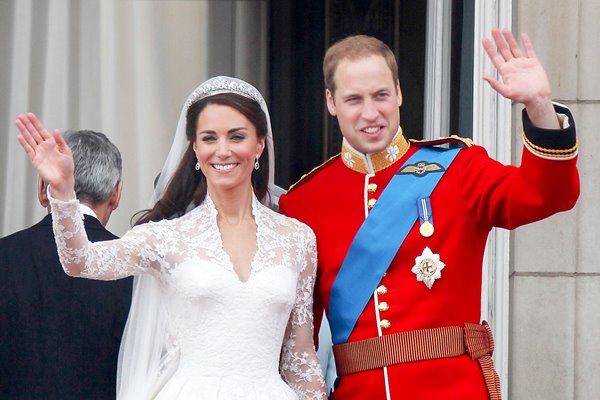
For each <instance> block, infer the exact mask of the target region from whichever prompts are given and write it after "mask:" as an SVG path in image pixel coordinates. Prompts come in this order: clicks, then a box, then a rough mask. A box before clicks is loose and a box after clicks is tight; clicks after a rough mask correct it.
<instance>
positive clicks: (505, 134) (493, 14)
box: [473, 0, 513, 399]
mask: <svg viewBox="0 0 600 400" xmlns="http://www.w3.org/2000/svg"><path fill="white" fill-rule="evenodd" d="M511 22H512V3H511V1H510V0H498V1H475V32H474V38H475V45H474V74H473V81H474V82H473V141H474V142H475V143H477V144H479V145H482V146H484V147H485V148H486V149H487V151H488V152H489V154H490V156H491V157H492V158H494V159H496V160H498V161H500V162H502V163H504V164H509V163H510V162H511V147H512V140H513V138H512V131H511V129H512V128H511V104H510V102H509V101H508V100H506V99H505V98H503V97H502V96H500V95H499V94H498V93H497V92H496V91H494V90H493V89H492V88H491V87H489V85H488V84H487V83H486V82H485V81H483V80H482V79H481V77H482V76H483V74H484V73H494V72H495V69H494V67H493V65H492V64H491V62H490V61H489V59H488V57H487V54H485V51H484V49H483V47H482V45H481V39H482V38H483V37H484V36H487V37H490V33H491V30H492V28H493V27H500V28H504V27H507V28H511V25H512V24H511ZM509 244H510V243H509V232H508V231H506V230H503V229H494V230H493V231H492V232H491V234H490V237H489V239H488V243H487V247H486V252H485V256H484V263H483V264H484V270H483V283H482V292H481V318H482V319H485V320H487V321H488V322H489V323H490V325H491V327H492V329H493V331H494V338H495V342H496V349H495V351H494V364H495V366H496V369H497V371H498V374H499V375H500V382H501V386H502V394H503V397H504V399H507V398H508V332H509V330H508V322H509V319H508V306H509V280H508V278H509V259H510V247H509Z"/></svg>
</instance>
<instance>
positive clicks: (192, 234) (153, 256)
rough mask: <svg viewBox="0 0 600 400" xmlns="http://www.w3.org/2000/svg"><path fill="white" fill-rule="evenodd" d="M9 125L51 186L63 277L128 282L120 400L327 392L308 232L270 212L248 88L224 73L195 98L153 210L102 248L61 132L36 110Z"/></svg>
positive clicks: (269, 182) (262, 125) (269, 173)
mask: <svg viewBox="0 0 600 400" xmlns="http://www.w3.org/2000/svg"><path fill="white" fill-rule="evenodd" d="M16 124H17V127H18V129H19V131H20V132H21V134H20V135H19V136H18V140H19V142H20V143H21V145H22V146H23V148H24V150H25V152H26V153H27V155H28V156H29V158H30V159H31V162H32V164H33V166H34V167H35V168H36V169H37V171H38V173H39V174H40V176H42V178H43V179H44V181H46V182H47V183H48V184H49V186H50V189H49V194H50V198H51V204H52V212H53V226H54V232H55V236H56V243H57V246H58V251H59V255H60V259H61V263H62V265H63V269H64V270H65V272H66V273H67V274H69V275H71V276H80V277H84V278H91V279H103V280H112V279H120V278H123V277H126V276H130V275H134V276H135V288H134V294H133V302H132V307H131V311H130V314H129V319H128V322H127V327H126V330H125V334H124V337H123V341H122V343H121V352H120V354H119V373H118V374H119V375H118V383H117V386H118V387H117V391H118V395H117V397H118V398H119V399H150V398H157V399H192V398H193V399H223V400H225V399H325V398H326V394H325V388H324V382H323V378H322V375H321V368H320V365H319V362H318V359H317V356H316V353H315V350H314V344H313V321H312V318H313V316H312V297H313V296H312V294H313V286H314V282H315V271H316V245H315V237H314V234H313V232H312V231H311V230H310V229H309V228H308V227H307V226H305V225H304V224H302V223H300V222H298V221H296V220H294V219H291V218H288V217H284V216H282V215H280V214H277V213H276V212H274V211H272V210H271V209H270V208H268V207H267V206H266V205H265V204H268V203H269V201H270V196H271V194H272V191H273V189H274V185H273V164H274V155H273V143H272V140H273V139H272V133H271V126H270V121H269V114H268V110H267V107H266V104H265V101H264V99H263V97H262V96H261V94H260V93H259V92H258V91H257V90H256V89H255V88H254V87H252V86H251V85H249V84H248V83H246V82H244V81H241V80H239V79H235V78H229V77H222V76H221V77H216V78H212V79H209V80H208V81H206V82H204V83H203V84H201V85H200V86H198V87H197V88H196V89H195V90H194V91H193V93H192V94H191V95H190V96H189V97H188V99H187V100H186V102H185V104H184V106H183V110H182V112H181V117H180V120H179V124H178V126H177V131H176V134H175V138H174V141H173V145H172V147H171V151H170V152H169V155H168V157H167V161H166V163H165V166H164V168H163V170H162V172H161V175H160V178H159V180H158V182H157V185H156V188H155V193H154V196H155V197H154V199H155V205H154V207H153V208H152V209H150V210H148V211H147V212H145V213H144V214H143V215H142V217H141V218H140V220H139V221H138V223H137V224H136V225H137V226H135V227H134V228H133V229H132V230H130V231H129V232H128V233H126V234H125V235H124V236H123V237H122V238H121V239H117V240H113V241H110V242H102V243H91V242H89V241H88V240H87V237H86V233H85V230H84V229H83V223H82V221H81V218H80V214H79V208H78V206H77V200H76V199H75V195H74V191H73V168H74V167H73V160H72V156H71V152H70V149H69V148H68V146H67V145H66V144H65V142H64V140H63V138H62V136H61V134H60V132H58V131H55V132H54V133H53V134H51V133H50V132H48V131H47V130H46V129H45V127H44V126H43V124H42V123H41V122H40V121H39V120H38V119H37V118H36V116H35V115H33V114H31V113H29V114H27V115H20V116H19V117H18V119H17V121H16ZM65 367H68V366H65Z"/></svg>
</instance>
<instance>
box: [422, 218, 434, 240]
mask: <svg viewBox="0 0 600 400" xmlns="http://www.w3.org/2000/svg"><path fill="white" fill-rule="evenodd" d="M434 231H435V228H434V227H433V225H432V224H431V223H430V222H429V221H425V222H423V223H422V224H421V226H420V227H419V232H421V235H422V236H423V237H426V238H428V237H430V236H431V235H433V232H434Z"/></svg>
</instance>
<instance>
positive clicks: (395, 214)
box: [328, 147, 460, 344]
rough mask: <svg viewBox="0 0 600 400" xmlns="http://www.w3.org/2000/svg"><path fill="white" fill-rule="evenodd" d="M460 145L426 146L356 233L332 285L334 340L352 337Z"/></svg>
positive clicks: (338, 342) (397, 178) (389, 185)
mask: <svg viewBox="0 0 600 400" xmlns="http://www.w3.org/2000/svg"><path fill="white" fill-rule="evenodd" d="M459 150H460V148H456V149H450V150H448V149H443V148H436V147H423V148H420V149H419V150H417V152H415V154H413V155H412V156H411V157H410V158H409V159H408V160H407V161H406V163H405V164H404V165H403V166H402V167H401V168H400V169H399V170H398V172H396V174H395V175H394V176H393V177H392V179H391V181H390V183H389V184H388V185H387V187H386V188H385V190H384V191H383V193H381V196H380V197H379V199H378V200H377V203H375V206H374V207H373V209H372V210H371V212H370V213H369V215H368V218H367V219H366V220H365V221H364V222H363V224H362V226H361V227H360V229H359V230H358V232H357V233H356V236H355V237H354V239H353V241H352V244H351V246H350V249H349V250H348V253H347V254H346V258H345V259H344V262H343V264H342V266H341V267H340V270H339V272H338V274H337V276H336V278H335V281H334V282H333V286H332V287H331V297H330V302H329V315H328V318H329V322H330V324H331V332H332V337H333V343H334V344H341V343H345V342H347V341H348V337H350V333H352V330H353V329H354V325H355V324H356V321H357V320H358V317H359V316H360V314H362V312H363V310H364V308H365V306H366V305H367V303H368V302H369V299H370V298H371V296H372V295H373V292H374V291H375V288H376V287H377V285H378V284H379V282H381V278H382V277H383V274H384V273H385V271H387V269H388V267H389V266H390V264H391V262H392V260H393V259H394V257H395V256H396V253H397V252H398V249H399V248H400V246H401V245H402V243H403V242H404V239H405V238H406V236H407V235H408V233H409V232H410V230H411V228H412V227H413V225H414V224H415V221H416V220H417V219H418V218H419V213H418V208H417V206H416V202H417V200H418V199H420V198H428V197H429V196H430V195H431V192H433V189H434V188H435V186H436V185H437V183H438V182H439V180H440V179H441V178H442V176H443V175H444V172H445V171H446V169H447V168H448V167H449V166H450V164H451V163H452V161H453V160H454V158H455V157H456V155H457V154H458V152H459Z"/></svg>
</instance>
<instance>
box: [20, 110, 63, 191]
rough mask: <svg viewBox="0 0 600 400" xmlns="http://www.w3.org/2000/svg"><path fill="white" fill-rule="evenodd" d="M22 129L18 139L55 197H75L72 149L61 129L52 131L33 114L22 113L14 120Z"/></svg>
mask: <svg viewBox="0 0 600 400" xmlns="http://www.w3.org/2000/svg"><path fill="white" fill-rule="evenodd" d="M15 124H16V125H17V128H18V129H19V131H20V132H21V133H20V134H19V135H18V136H17V139H18V140H19V143H20V144H21V146H23V149H24V150H25V153H27V156H28V157H29V159H30V160H31V164H32V165H33V167H34V168H35V169H36V170H37V172H38V174H39V175H40V177H41V178H42V179H43V180H44V181H45V182H46V183H47V184H49V185H50V187H51V190H52V193H51V194H52V196H53V197H54V198H56V199H59V200H70V199H72V198H73V197H74V186H75V178H74V176H73V171H74V168H75V167H74V163H73V155H72V153H71V149H70V148H69V146H68V145H67V144H66V143H65V140H64V138H63V137H62V135H61V134H60V131H59V130H58V129H56V130H55V131H54V133H53V134H50V132H48V130H47V129H46V127H45V126H44V125H43V124H42V123H41V122H40V120H39V119H38V118H37V117H36V116H35V115H34V114H33V113H27V114H26V115H19V116H18V117H17V120H16V121H15Z"/></svg>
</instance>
